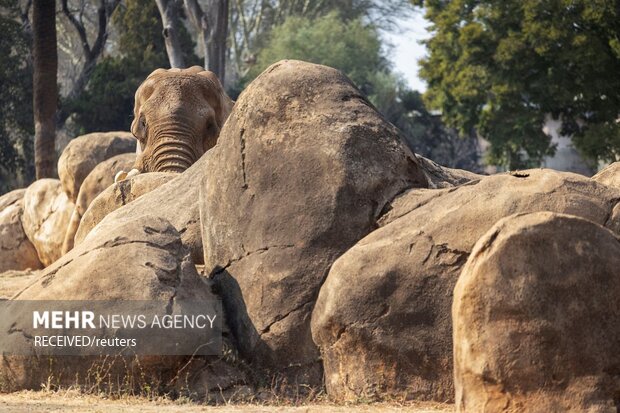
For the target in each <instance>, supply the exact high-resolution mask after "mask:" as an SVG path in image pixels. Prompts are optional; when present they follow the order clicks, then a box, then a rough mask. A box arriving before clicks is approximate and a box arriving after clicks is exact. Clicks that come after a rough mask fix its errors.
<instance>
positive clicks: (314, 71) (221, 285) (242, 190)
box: [200, 60, 427, 383]
mask: <svg viewBox="0 0 620 413" xmlns="http://www.w3.org/2000/svg"><path fill="white" fill-rule="evenodd" d="M207 156H208V157H209V159H208V161H209V165H208V166H209V168H208V171H209V175H208V176H207V178H206V179H205V180H204V181H203V183H202V190H201V201H200V214H201V224H202V236H203V244H204V251H205V268H206V272H207V273H210V274H211V276H212V277H213V279H214V281H215V282H216V285H217V287H218V290H219V292H221V294H222V297H223V301H224V305H225V307H226V310H227V314H228V316H229V319H230V324H231V328H232V329H233V331H234V333H235V336H236V338H237V341H238V344H239V347H240V350H241V352H242V353H243V354H244V355H245V356H246V357H248V358H250V360H252V361H253V362H255V363H256V364H257V365H262V366H263V367H266V368H268V369H270V370H271V371H277V372H282V373H285V374H287V375H289V376H295V377H296V378H297V379H298V380H300V381H304V380H305V382H307V383H309V382H312V383H317V382H320V381H321V375H322V374H321V370H320V364H319V362H318V356H319V353H318V350H317V348H316V346H315V344H314V343H313V341H312V338H311V334H310V314H311V311H312V308H313V306H314V301H315V300H316V296H317V294H318V291H319V288H320V286H321V284H322V282H323V280H324V279H325V276H326V274H327V271H328V270H329V267H330V266H331V264H332V263H333V262H334V260H335V259H336V258H337V257H338V256H339V255H340V254H342V253H343V252H344V251H346V250H347V249H348V248H349V247H350V246H352V245H353V244H354V243H355V242H356V241H358V240H359V239H360V238H362V237H363V236H364V235H366V234H367V233H369V232H370V231H372V230H373V229H374V228H375V227H376V218H377V217H378V216H379V214H380V213H381V210H382V209H383V207H384V206H385V205H386V204H387V203H388V202H389V201H390V200H392V199H393V198H394V197H395V196H396V195H397V194H399V193H401V192H403V191H404V190H406V189H409V188H412V187H425V186H426V185H427V182H426V178H425V176H424V174H423V172H422V171H421V169H420V166H419V163H418V160H417V158H416V157H415V156H414V155H413V154H412V153H411V152H410V151H409V149H408V148H407V147H406V145H405V144H404V143H403V141H402V140H401V139H400V136H399V132H398V131H397V129H396V128H395V127H394V126H393V125H391V124H389V123H388V122H386V121H385V120H384V119H383V118H382V116H381V115H379V114H378V113H377V112H376V110H375V109H374V108H373V107H372V105H371V104H369V103H368V101H367V100H366V98H365V97H363V95H362V94H361V93H360V92H359V91H358V90H357V89H356V88H355V87H354V86H353V85H352V84H351V82H350V81H349V80H348V79H347V78H346V77H345V76H344V75H343V74H341V73H340V72H338V71H337V70H334V69H331V68H328V67H325V66H319V65H314V64H310V63H304V62H299V61H292V60H291V61H282V62H279V63H276V64H274V65H272V66H270V67H269V68H268V69H267V70H266V71H265V72H263V74H261V75H260V76H259V77H258V78H257V79H256V80H254V81H253V82H252V83H251V84H250V85H249V86H248V87H247V88H246V90H244V92H243V93H242V94H241V96H240V97H239V99H238V100H237V102H236V104H235V107H234V109H233V111H232V113H231V115H230V117H229V118H228V120H227V122H226V124H225V126H224V128H223V129H222V132H221V133H220V136H219V140H218V144H217V145H216V146H215V147H214V148H213V149H211V150H210V151H209V153H208V154H207ZM297 373H299V375H297Z"/></svg>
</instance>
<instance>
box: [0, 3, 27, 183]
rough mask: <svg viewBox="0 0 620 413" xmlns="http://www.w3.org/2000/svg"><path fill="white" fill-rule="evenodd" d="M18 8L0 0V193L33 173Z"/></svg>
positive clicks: (23, 44) (24, 46) (23, 38)
mask: <svg viewBox="0 0 620 413" xmlns="http://www.w3.org/2000/svg"><path fill="white" fill-rule="evenodd" d="M17 16H18V8H17V6H16V5H15V4H14V2H13V1H11V0H0V33H2V36H0V56H2V59H0V193H4V192H6V191H8V190H10V189H11V188H13V187H15V186H16V185H24V184H25V183H27V182H29V181H31V180H32V179H33V176H34V165H33V135H34V124H33V113H32V67H31V66H30V60H29V39H28V36H27V34H26V32H25V31H24V30H23V29H22V27H21V24H20V23H19V22H18V20H17Z"/></svg>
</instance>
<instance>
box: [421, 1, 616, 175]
mask: <svg viewBox="0 0 620 413" xmlns="http://www.w3.org/2000/svg"><path fill="white" fill-rule="evenodd" d="M413 3H414V4H417V5H424V6H425V7H426V10H427V16H426V17H427V18H428V19H429V20H430V21H431V22H432V26H431V30H432V31H433V32H434V35H433V37H432V38H431V39H430V40H428V41H427V46H428V48H429V51H430V55H429V57H428V58H426V59H424V60H423V62H422V70H421V75H422V77H423V78H424V79H426V81H427V82H428V85H429V90H428V92H427V94H426V99H427V101H428V102H429V104H430V105H431V106H432V107H434V108H439V109H441V110H442V112H443V116H444V118H445V119H446V121H447V122H448V123H449V124H451V125H454V126H456V127H458V128H459V129H460V130H461V131H463V132H469V131H471V130H472V129H473V128H477V129H478V131H479V132H480V133H481V134H482V135H483V136H485V137H486V138H487V139H489V140H490V141H491V143H492V148H491V151H490V153H489V161H490V162H492V163H498V164H503V165H506V166H508V167H511V168H516V167H523V166H529V165H535V164H538V163H539V162H540V160H541V159H542V158H543V157H544V156H545V155H549V154H551V153H552V152H553V150H554V148H553V147H551V145H550V139H549V137H548V136H546V135H545V134H544V133H543V132H542V125H543V123H544V119H545V115H546V114H551V115H552V116H554V117H556V118H559V119H562V121H563V129H564V132H566V133H573V134H574V135H575V143H576V145H577V146H578V147H579V148H580V149H582V151H583V152H584V153H585V154H586V155H588V156H590V157H592V158H595V159H602V160H608V161H611V160H618V153H619V151H620V146H618V135H619V131H618V128H619V125H618V124H617V123H616V119H617V118H618V115H619V112H620V76H618V73H620V43H619V40H618V39H619V36H620V15H618V14H619V13H620V5H619V3H618V1H617V0H506V1H501V2H498V1H493V0H453V1H437V0H426V1H423V0H413Z"/></svg>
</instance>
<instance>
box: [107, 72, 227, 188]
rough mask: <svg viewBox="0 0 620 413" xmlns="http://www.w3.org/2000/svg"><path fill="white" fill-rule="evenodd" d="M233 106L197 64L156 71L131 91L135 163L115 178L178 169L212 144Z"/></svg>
mask: <svg viewBox="0 0 620 413" xmlns="http://www.w3.org/2000/svg"><path fill="white" fill-rule="evenodd" d="M233 104H234V102H233V101H232V100H231V99H230V98H229V97H228V96H227V95H226V92H225V91H224V88H223V87H222V85H221V84H220V81H219V80H218V78H217V77H216V76H215V74H214V73H213V72H210V71H207V70H204V69H203V68H202V67H200V66H193V67H190V68H189V69H169V70H165V69H157V70H155V71H154V72H153V73H151V74H150V75H149V76H148V77H147V78H146V80H145V81H144V82H143V83H142V84H141V85H140V87H139V88H138V90H137V91H136V101H135V106H134V120H133V122H132V124H131V133H132V134H133V135H134V136H135V137H136V139H138V145H137V156H136V162H135V164H134V166H133V169H132V170H131V172H129V174H127V173H125V172H124V171H121V172H119V173H118V174H117V175H116V177H115V181H119V180H123V179H125V178H128V177H130V176H132V175H136V174H139V173H141V172H183V171H184V170H186V169H187V168H189V167H190V166H191V165H192V164H193V163H194V162H196V161H197V160H198V158H200V157H201V156H202V155H203V154H204V153H205V152H206V151H207V150H209V149H210V148H212V147H213V146H215V143H216V142H217V137H218V135H219V133H220V130H221V129H222V126H223V125H224V122H225V121H226V119H227V118H228V115H229V114H230V111H231V109H232V106H233Z"/></svg>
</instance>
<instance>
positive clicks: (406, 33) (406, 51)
mask: <svg viewBox="0 0 620 413" xmlns="http://www.w3.org/2000/svg"><path fill="white" fill-rule="evenodd" d="M398 25H399V27H400V30H398V31H396V32H394V33H383V36H384V37H385V39H386V41H387V42H388V43H390V44H392V48H391V49H390V50H389V52H388V57H389V58H390V60H391V61H392V63H393V65H394V69H395V71H396V72H398V73H400V74H401V75H402V76H403V77H404V78H405V80H406V81H407V83H408V84H409V86H410V87H411V88H412V89H414V90H419V91H420V92H423V91H425V90H426V84H425V83H424V81H423V80H422V79H420V78H419V77H418V67H419V66H418V60H419V59H420V58H422V57H424V56H425V55H426V48H425V47H424V45H421V44H419V41H420V40H424V39H427V38H428V37H429V33H428V32H427V31H426V27H427V26H428V25H429V22H428V21H427V20H425V19H424V17H423V16H422V12H421V11H417V12H415V13H414V14H412V15H411V16H408V17H406V18H404V19H401V20H399V21H398Z"/></svg>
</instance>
